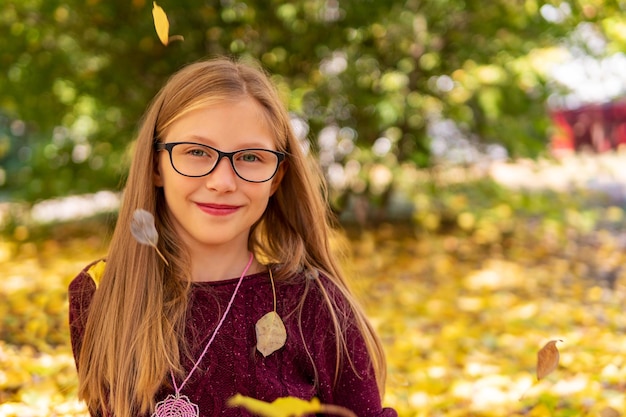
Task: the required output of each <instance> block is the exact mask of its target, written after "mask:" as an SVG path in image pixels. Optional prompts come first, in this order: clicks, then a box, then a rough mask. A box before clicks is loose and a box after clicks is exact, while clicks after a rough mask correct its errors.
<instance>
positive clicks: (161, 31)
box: [152, 1, 170, 46]
mask: <svg viewBox="0 0 626 417" xmlns="http://www.w3.org/2000/svg"><path fill="white" fill-rule="evenodd" d="M152 18H153V19H154V28H155V29H156V33H157V36H158V37H159V40H160V41H161V43H162V44H163V45H165V46H167V44H168V42H169V33H170V22H169V21H168V20H167V15H166V14H165V11H164V10H163V9H162V8H161V7H160V6H159V5H158V4H156V1H155V2H153V3H152Z"/></svg>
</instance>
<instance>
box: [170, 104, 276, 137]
mask: <svg viewBox="0 0 626 417" xmlns="http://www.w3.org/2000/svg"><path fill="white" fill-rule="evenodd" d="M162 136H164V139H165V140H166V141H168V142H172V141H194V142H200V143H206V144H209V145H212V146H217V147H219V146H222V147H224V146H226V145H229V146H227V147H228V148H232V146H230V145H233V146H238V147H241V146H252V145H254V146H264V147H268V146H272V147H274V145H275V143H276V137H275V136H276V135H275V132H274V129H273V126H272V122H271V119H270V116H269V112H268V111H267V109H265V108H264V107H263V106H261V104H259V103H258V102H257V101H256V100H255V99H253V98H251V97H243V98H241V99H239V100H232V99H231V100H221V101H216V100H210V101H207V100H203V101H198V102H196V103H194V104H192V105H190V106H187V107H186V108H185V109H184V110H182V111H180V112H179V113H178V114H177V115H176V117H174V118H172V120H171V122H170V123H169V126H168V127H167V129H166V130H165V132H164V135H162Z"/></svg>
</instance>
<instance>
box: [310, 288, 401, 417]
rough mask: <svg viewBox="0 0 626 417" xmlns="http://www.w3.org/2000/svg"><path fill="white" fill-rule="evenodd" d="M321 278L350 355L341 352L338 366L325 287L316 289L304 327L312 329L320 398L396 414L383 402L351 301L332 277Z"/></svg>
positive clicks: (362, 414) (371, 412)
mask: <svg viewBox="0 0 626 417" xmlns="http://www.w3.org/2000/svg"><path fill="white" fill-rule="evenodd" d="M318 280H319V282H318V284H319V285H323V286H324V288H325V289H326V291H327V292H328V294H329V297H330V298H331V300H332V301H333V304H334V305H335V310H336V311H337V316H338V318H339V321H340V324H341V330H342V332H343V333H344V337H345V344H346V345H345V349H346V351H347V355H345V354H344V355H343V356H340V358H341V360H340V361H339V363H338V367H337V352H338V349H337V346H336V341H335V332H334V326H333V324H332V319H331V314H330V310H329V307H328V305H327V303H326V301H324V297H323V295H322V294H321V291H320V290H319V289H316V290H314V291H312V293H311V294H309V295H308V296H307V300H306V302H305V306H304V308H305V311H306V312H305V313H304V316H305V318H304V320H305V321H309V323H308V324H307V323H304V325H305V326H304V327H305V328H307V327H308V328H309V329H310V330H311V333H310V336H309V340H310V342H309V344H310V346H311V347H310V348H311V350H312V354H313V360H314V362H315V367H316V369H317V374H318V396H319V399H320V401H321V402H322V403H325V404H335V405H340V406H342V407H345V408H348V409H349V410H351V411H353V412H354V413H355V414H356V415H358V416H359V417H396V416H397V413H396V411H395V410H394V409H392V408H384V407H383V406H382V402H381V398H380V397H381V396H380V392H379V389H378V384H377V382H376V377H375V373H374V368H373V366H372V362H371V358H370V355H369V353H368V350H367V347H366V344H365V340H364V338H363V335H362V333H361V332H360V330H359V329H358V327H357V325H356V321H355V317H354V313H353V312H352V309H351V308H350V306H349V303H348V301H347V300H346V299H345V297H344V296H343V295H342V294H341V293H340V291H339V290H338V289H337V288H336V287H335V285H334V284H333V283H332V282H330V280H328V279H327V278H325V277H323V276H320V277H319V278H318ZM339 349H344V348H343V347H339Z"/></svg>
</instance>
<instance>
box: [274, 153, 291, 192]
mask: <svg viewBox="0 0 626 417" xmlns="http://www.w3.org/2000/svg"><path fill="white" fill-rule="evenodd" d="M287 169H288V162H287V161H284V162H283V163H282V164H280V166H279V167H278V171H277V172H276V175H274V178H272V188H271V190H270V195H274V193H275V192H276V190H278V187H279V186H280V182H281V181H282V180H283V177H284V176H285V172H287Z"/></svg>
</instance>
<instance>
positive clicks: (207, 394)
mask: <svg viewBox="0 0 626 417" xmlns="http://www.w3.org/2000/svg"><path fill="white" fill-rule="evenodd" d="M306 279H312V278H306V277H305V275H304V274H298V275H296V276H294V277H292V278H291V279H290V280H288V281H287V282H276V296H277V312H278V314H279V315H280V316H281V318H282V319H283V322H284V324H285V327H286V330H287V342H286V344H285V346H284V347H282V348H281V349H279V350H278V351H276V352H274V353H272V354H270V355H269V356H267V357H263V355H261V354H260V353H259V352H258V351H257V350H256V335H255V323H256V321H257V320H259V319H260V318H261V317H262V316H263V315H264V314H266V313H267V312H269V311H272V310H273V299H274V298H273V293H272V286H271V281H270V278H269V275H268V273H259V274H254V275H250V276H247V277H244V279H243V282H242V284H241V287H240V288H239V292H238V293H237V295H236V297H235V301H234V303H233V306H232V309H231V311H230V313H229V314H228V316H227V317H226V319H225V321H224V324H223V325H222V327H221V329H219V332H218V334H217V335H216V337H215V340H214V341H213V343H212V345H211V346H210V348H209V350H208V351H207V353H206V355H205V356H204V358H203V360H202V362H201V363H200V365H199V367H198V369H197V370H196V371H195V372H194V374H193V375H192V377H191V378H190V379H189V381H188V382H187V384H186V385H185V386H184V387H183V389H182V392H181V394H182V395H186V396H188V397H189V399H190V400H191V401H192V402H194V403H195V404H197V405H198V406H199V409H200V416H202V417H209V416H233V417H234V416H249V415H251V414H249V413H247V412H246V411H245V410H244V409H243V408H231V407H228V406H227V405H226V401H227V400H228V399H229V398H230V397H232V396H233V395H235V394H237V393H239V394H241V395H244V396H247V397H253V398H256V399H259V400H262V401H268V402H271V401H273V400H275V399H277V398H280V397H286V396H291V397H297V398H301V399H305V400H311V399H312V398H313V397H317V398H318V399H319V400H320V402H322V403H324V404H336V405H341V406H344V407H346V408H348V409H350V410H352V411H353V412H354V413H356V415H358V416H359V417H394V416H397V413H396V412H395V411H394V410H393V409H391V408H382V406H381V401H380V397H379V391H378V388H377V384H376V381H375V378H374V375H373V370H372V367H371V365H370V360H369V356H368V354H367V350H366V348H365V344H364V341H363V338H362V336H361V334H360V333H359V332H358V330H357V329H356V328H355V327H354V326H353V325H348V326H346V327H347V328H345V329H344V332H345V336H346V340H347V347H348V349H349V351H350V359H351V361H352V365H351V363H350V360H344V361H342V362H341V363H340V370H339V376H338V378H337V380H335V369H336V357H337V356H336V354H337V352H336V347H335V335H334V331H333V326H332V322H331V318H330V314H329V311H328V308H327V307H326V303H325V302H324V301H323V298H322V297H323V296H322V294H321V291H320V290H319V288H318V286H317V285H311V286H310V287H311V291H309V292H308V294H307V296H306V298H305V300H304V305H303V309H302V310H301V311H302V314H301V317H299V314H298V310H297V306H298V304H299V302H300V301H301V298H302V295H303V293H304V288H305V282H304V281H305V280H306ZM316 279H320V280H322V284H323V285H324V286H325V288H326V289H327V290H328V291H329V292H330V294H331V297H333V298H334V299H335V300H336V301H337V302H338V304H339V306H340V309H341V310H343V311H348V308H347V302H346V301H345V300H344V299H343V297H342V296H341V295H340V293H339V291H338V290H337V289H336V288H335V286H334V284H332V283H331V282H330V281H329V280H328V279H327V278H325V277H323V276H320V277H319V278H316ZM237 282H238V279H237V278H235V279H229V280H225V281H219V282H197V283H193V284H192V289H191V293H190V303H189V312H188V315H187V317H188V319H187V323H186V337H188V338H189V340H191V341H192V343H191V346H192V349H191V354H192V358H193V361H195V360H197V358H198V357H199V356H200V354H201V353H202V351H203V350H204V347H205V346H206V343H207V341H208V340H209V338H210V337H211V335H212V334H213V330H214V329H215V327H216V326H217V323H218V322H219V320H220V318H221V315H222V314H223V312H224V311H225V309H226V306H227V304H228V301H229V300H230V297H231V296H232V294H233V291H234V290H235V287H236V285H237ZM95 291H96V284H95V283H94V280H93V279H92V278H91V276H90V275H89V274H88V273H87V269H85V270H83V271H82V272H81V273H80V274H79V275H78V276H77V277H76V278H74V280H73V281H72V282H71V283H70V286H69V302H70V317H69V320H70V331H71V339H72V349H73V352H74V357H75V359H77V358H78V354H79V352H80V346H81V342H82V338H83V333H84V329H85V323H86V320H87V314H88V311H89V305H90V302H91V299H92V297H93V294H94V292H95ZM342 306H343V308H342ZM299 320H301V321H302V325H301V326H300V325H299ZM352 321H353V319H352V320H350V317H348V322H349V323H351V322H352ZM193 361H190V360H183V365H184V368H185V369H186V370H187V372H188V371H189V370H191V369H192V368H193ZM312 361H313V362H314V363H315V366H313V364H312ZM354 369H357V370H358V373H355V372H354ZM316 373H317V375H316ZM316 376H317V378H316ZM176 382H177V384H178V385H180V383H181V382H182V381H180V380H178V381H176ZM169 385H171V384H169ZM173 393H174V392H173V389H172V388H170V387H168V386H163V387H162V388H161V390H160V391H159V392H158V393H157V396H156V401H157V402H158V401H160V400H162V399H164V398H165V397H166V396H167V395H168V394H173Z"/></svg>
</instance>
